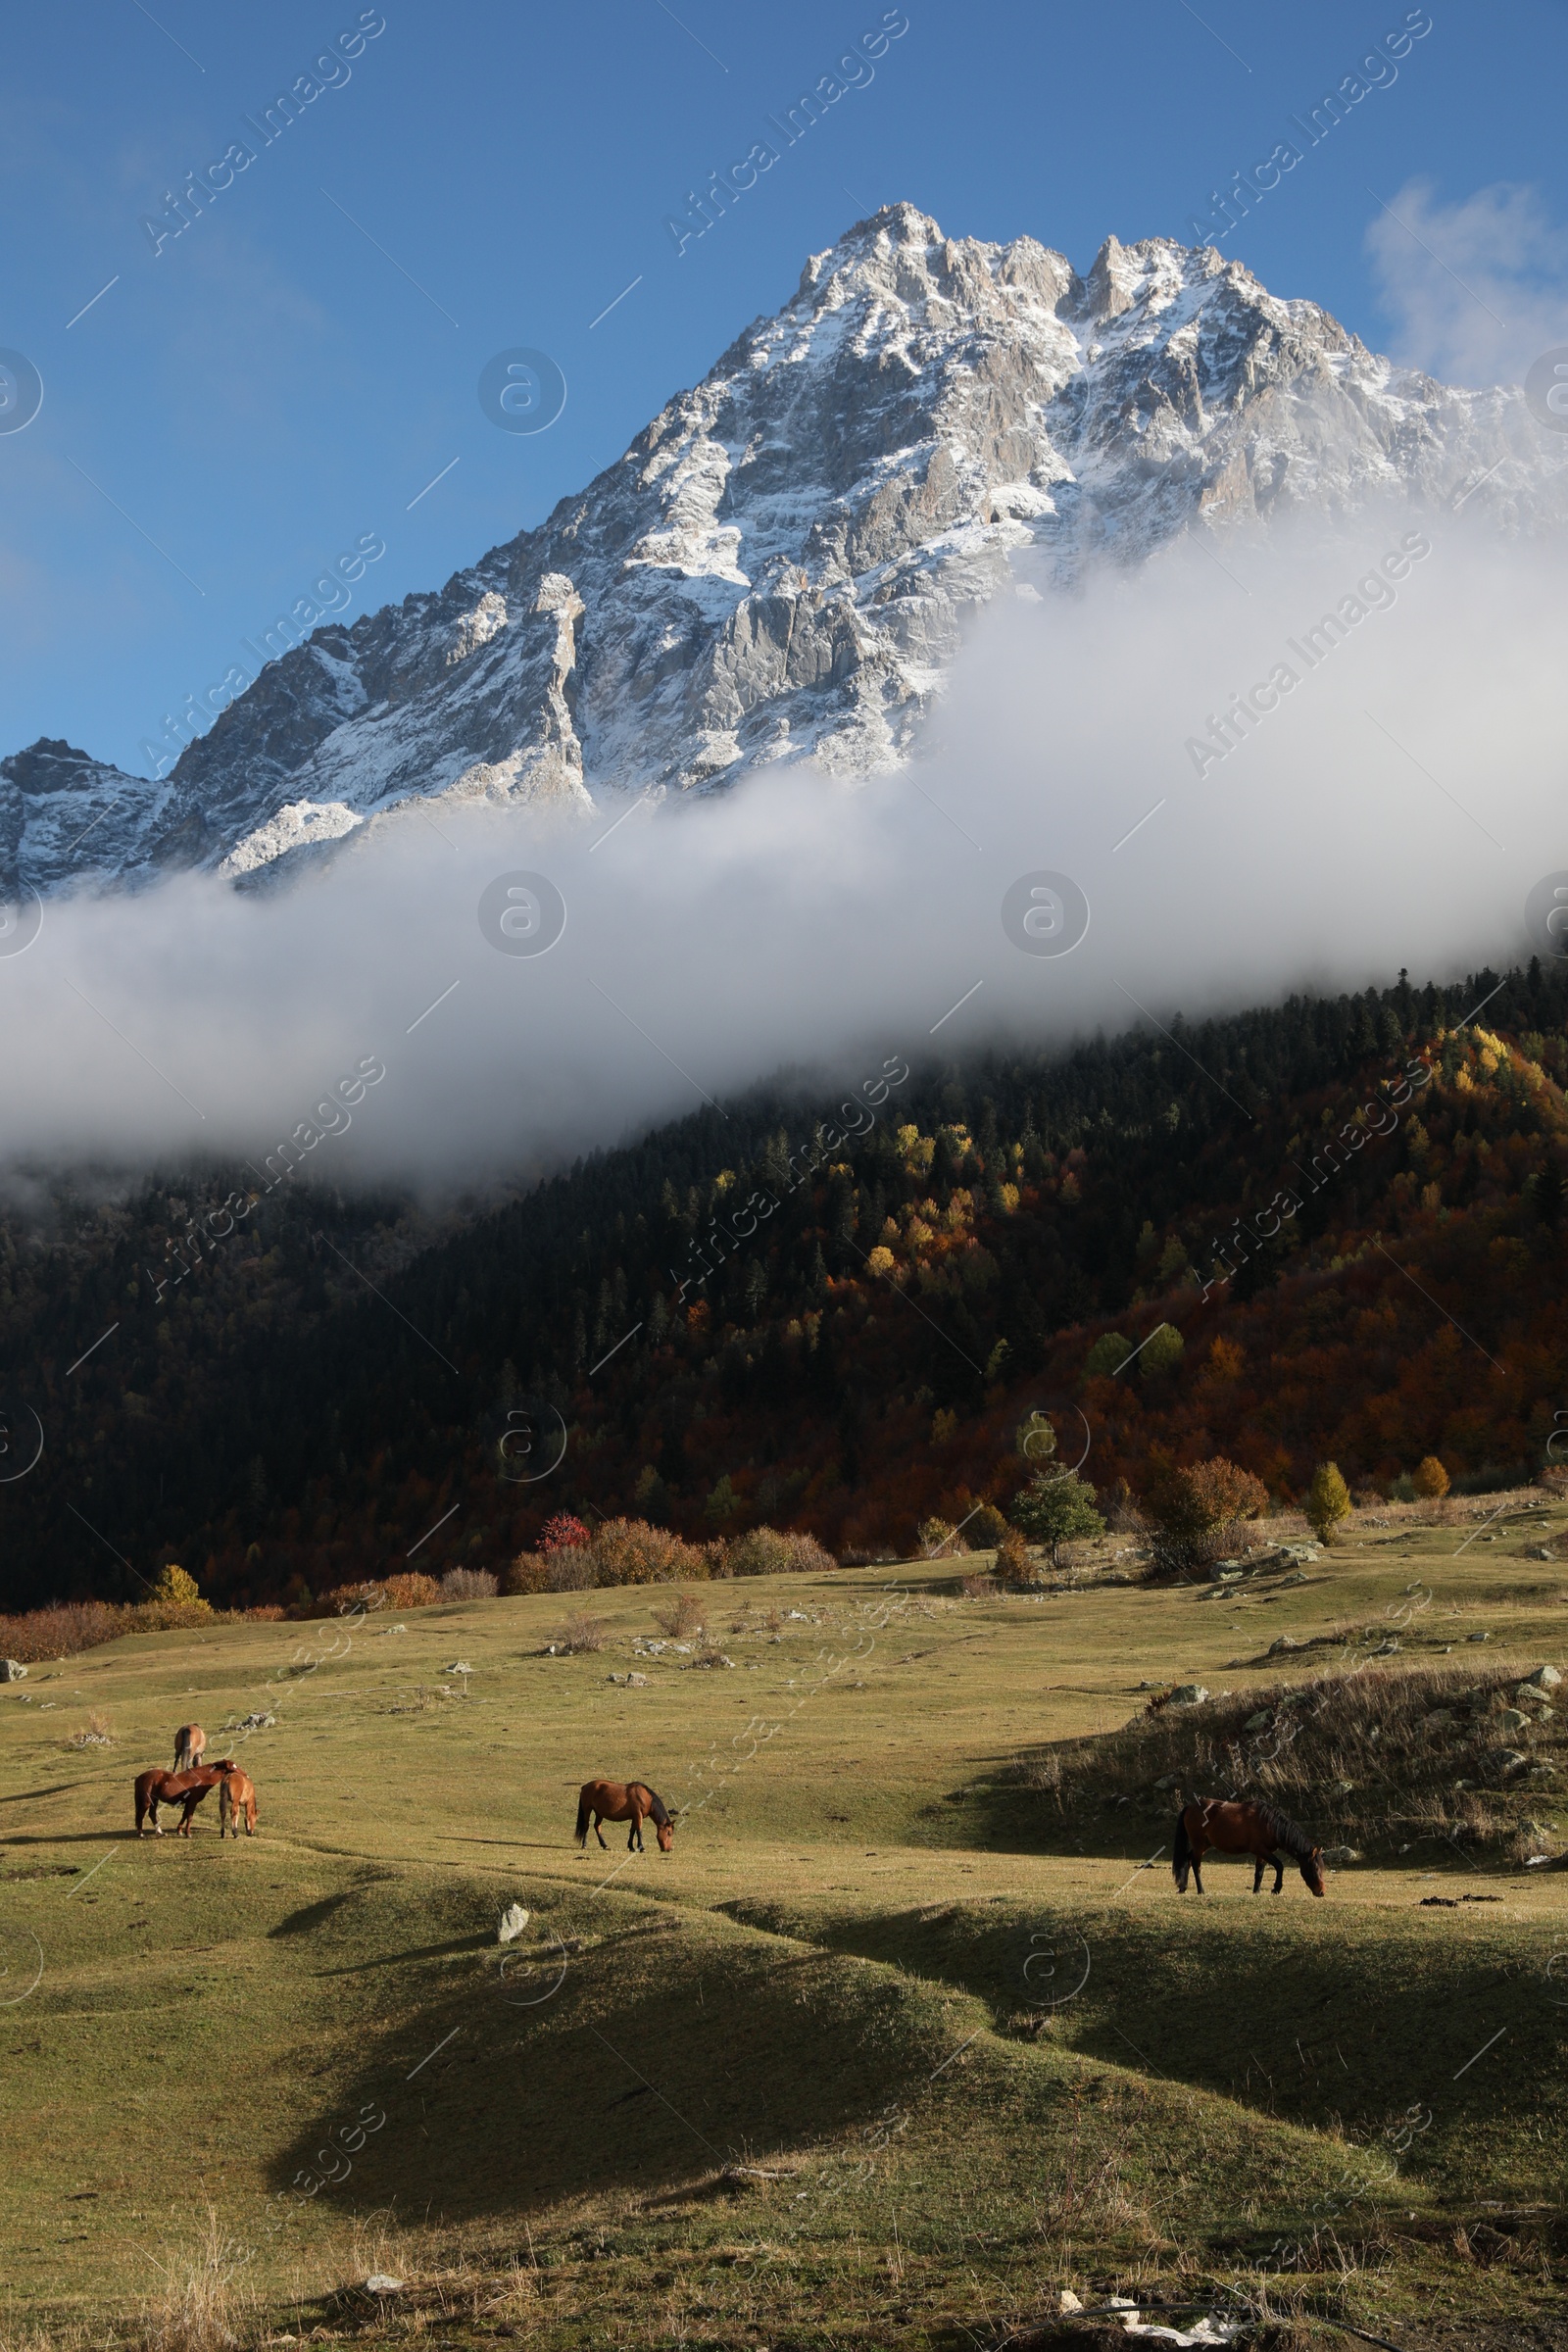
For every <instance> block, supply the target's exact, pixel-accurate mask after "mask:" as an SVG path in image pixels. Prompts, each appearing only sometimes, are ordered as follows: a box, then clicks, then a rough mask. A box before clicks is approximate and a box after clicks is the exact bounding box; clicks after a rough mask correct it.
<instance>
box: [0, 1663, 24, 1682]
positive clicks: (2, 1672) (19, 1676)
mask: <svg viewBox="0 0 1568 2352" xmlns="http://www.w3.org/2000/svg"><path fill="white" fill-rule="evenodd" d="M26 1679H27V1669H26V1668H25V1666H24V1664H23V1663H22V1660H21V1659H20V1658H0V1683H25V1681H26Z"/></svg>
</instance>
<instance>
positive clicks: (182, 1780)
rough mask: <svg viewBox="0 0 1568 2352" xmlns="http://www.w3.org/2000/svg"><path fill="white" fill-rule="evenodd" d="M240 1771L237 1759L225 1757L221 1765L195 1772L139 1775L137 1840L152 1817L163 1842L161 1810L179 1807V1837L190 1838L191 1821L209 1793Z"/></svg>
mask: <svg viewBox="0 0 1568 2352" xmlns="http://www.w3.org/2000/svg"><path fill="white" fill-rule="evenodd" d="M238 1769H239V1768H238V1766H237V1765H236V1764H235V1763H234V1761H233V1759H232V1758H231V1757H227V1756H225V1757H224V1758H223V1760H222V1762H221V1763H219V1764H199V1765H198V1766H197V1767H196V1768H195V1770H194V1771H192V1772H139V1773H138V1774H137V1775H136V1835H137V1837H138V1838H140V1837H141V1836H142V1834H143V1832H142V1824H143V1822H145V1821H146V1820H147V1818H148V1816H149V1815H151V1817H152V1825H153V1835H154V1837H155V1838H161V1837H162V1836H163V1834H164V1833H163V1831H162V1829H161V1828H160V1827H159V1823H158V1808H159V1806H160V1805H172V1804H178V1805H179V1806H180V1807H181V1812H180V1816H179V1835H180V1836H181V1838H188V1837H189V1836H190V1817H191V1815H192V1814H193V1813H194V1812H195V1810H196V1808H197V1806H198V1805H199V1804H200V1803H201V1801H202V1799H203V1797H204V1796H205V1795H206V1794H207V1792H208V1790H209V1789H216V1788H217V1787H218V1784H219V1782H220V1781H221V1779H222V1778H223V1775H224V1774H225V1773H227V1772H236V1771H237V1770H238Z"/></svg>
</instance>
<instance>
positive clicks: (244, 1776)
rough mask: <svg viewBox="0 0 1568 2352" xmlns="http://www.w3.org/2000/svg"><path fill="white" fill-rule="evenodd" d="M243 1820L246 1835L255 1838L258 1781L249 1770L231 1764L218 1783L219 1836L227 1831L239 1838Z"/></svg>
mask: <svg viewBox="0 0 1568 2352" xmlns="http://www.w3.org/2000/svg"><path fill="white" fill-rule="evenodd" d="M241 1820H243V1821H244V1824H245V1835H246V1837H247V1838H254V1837H255V1835H256V1783H255V1782H254V1781H253V1780H252V1779H251V1776H250V1774H249V1773H248V1772H241V1771H240V1769H239V1768H238V1766H237V1765H231V1766H230V1767H229V1769H228V1771H227V1772H225V1773H224V1775H223V1777H222V1779H221V1781H220V1782H219V1784H218V1835H219V1838H222V1837H223V1835H224V1833H225V1831H226V1832H227V1834H228V1835H229V1836H230V1837H232V1838H237V1837H238V1836H239V1825H240V1822H241Z"/></svg>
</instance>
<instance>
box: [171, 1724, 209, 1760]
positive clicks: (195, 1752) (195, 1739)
mask: <svg viewBox="0 0 1568 2352" xmlns="http://www.w3.org/2000/svg"><path fill="white" fill-rule="evenodd" d="M206 1753H207V1734H206V1733H205V1732H204V1731H203V1730H202V1727H201V1725H200V1724H199V1723H182V1724H181V1725H180V1727H179V1729H178V1731H177V1732H176V1733H175V1734H174V1770H175V1771H176V1772H194V1771H195V1769H196V1767H197V1765H198V1764H199V1763H200V1762H201V1760H202V1758H203V1756H204V1755H205V1754H206Z"/></svg>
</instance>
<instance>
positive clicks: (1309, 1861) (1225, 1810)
mask: <svg viewBox="0 0 1568 2352" xmlns="http://www.w3.org/2000/svg"><path fill="white" fill-rule="evenodd" d="M1210 1847H1212V1848H1213V1850H1214V1852H1215V1853H1219V1854H1250V1855H1251V1857H1252V1859H1253V1862H1254V1864H1255V1868H1254V1869H1253V1872H1252V1892H1253V1893H1254V1894H1256V1892H1257V1890H1258V1888H1259V1887H1261V1886H1262V1884H1263V1872H1264V1869H1265V1868H1266V1866H1267V1865H1268V1864H1269V1863H1270V1862H1272V1863H1273V1865H1274V1887H1273V1891H1274V1893H1276V1894H1278V1893H1279V1891H1280V1888H1281V1887H1283V1886H1284V1884H1285V1857H1286V1856H1287V1855H1288V1856H1289V1857H1290V1858H1291V1859H1292V1860H1293V1861H1295V1862H1296V1863H1298V1864H1299V1867H1300V1872H1301V1876H1302V1878H1303V1879H1304V1880H1305V1881H1306V1883H1307V1885H1308V1887H1310V1888H1311V1889H1312V1892H1313V1893H1314V1894H1322V1893H1323V1891H1324V1887H1323V1848H1322V1847H1321V1846H1320V1845H1314V1844H1313V1843H1312V1841H1311V1839H1310V1838H1308V1837H1307V1835H1306V1832H1305V1831H1304V1830H1299V1829H1298V1828H1297V1826H1296V1824H1295V1822H1294V1821H1287V1820H1286V1818H1285V1815H1284V1814H1283V1813H1276V1812H1275V1810H1274V1808H1273V1806H1272V1805H1258V1804H1251V1803H1250V1802H1248V1801H1247V1800H1245V1799H1243V1800H1241V1801H1239V1802H1238V1801H1232V1800H1228V1799H1226V1798H1223V1797H1217V1796H1199V1797H1195V1798H1194V1799H1193V1802H1192V1803H1191V1804H1190V1805H1187V1806H1185V1807H1184V1808H1183V1811H1182V1814H1181V1817H1180V1819H1179V1820H1178V1821H1177V1824H1176V1850H1175V1852H1174V1854H1173V1855H1172V1857H1171V1866H1170V1867H1171V1875H1172V1877H1173V1878H1174V1879H1175V1881H1176V1891H1177V1893H1178V1894H1185V1893H1186V1892H1187V1874H1188V1872H1189V1871H1191V1872H1192V1875H1193V1884H1194V1886H1195V1887H1197V1888H1198V1891H1199V1893H1200V1894H1201V1893H1202V1891H1203V1874H1202V1871H1201V1869H1200V1867H1199V1866H1200V1864H1201V1861H1202V1859H1203V1856H1204V1855H1205V1854H1206V1853H1207V1852H1208V1851H1209V1849H1210Z"/></svg>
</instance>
